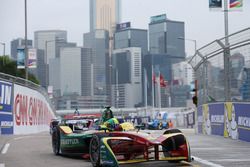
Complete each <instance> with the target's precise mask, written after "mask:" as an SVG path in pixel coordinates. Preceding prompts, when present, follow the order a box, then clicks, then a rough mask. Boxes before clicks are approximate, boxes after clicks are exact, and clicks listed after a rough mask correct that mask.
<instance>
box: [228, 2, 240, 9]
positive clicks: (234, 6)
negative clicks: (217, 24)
mask: <svg viewBox="0 0 250 167" xmlns="http://www.w3.org/2000/svg"><path fill="white" fill-rule="evenodd" d="M242 6H243V0H230V3H229V8H230V10H241V9H242Z"/></svg>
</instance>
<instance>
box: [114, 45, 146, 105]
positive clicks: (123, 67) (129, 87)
mask: <svg viewBox="0 0 250 167" xmlns="http://www.w3.org/2000/svg"><path fill="white" fill-rule="evenodd" d="M141 77H142V75H141V48H138V47H130V48H123V49H116V50H114V51H113V55H112V105H113V106H115V107H117V108H131V107H135V106H139V105H140V104H141V102H142V83H141V79H142V78H141Z"/></svg>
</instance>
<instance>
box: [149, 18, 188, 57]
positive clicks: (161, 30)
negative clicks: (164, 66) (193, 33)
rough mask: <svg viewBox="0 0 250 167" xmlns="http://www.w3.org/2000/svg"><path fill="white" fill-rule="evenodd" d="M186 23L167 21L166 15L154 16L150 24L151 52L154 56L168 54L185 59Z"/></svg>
mask: <svg viewBox="0 0 250 167" xmlns="http://www.w3.org/2000/svg"><path fill="white" fill-rule="evenodd" d="M179 37H185V27H184V22H181V21H173V20H169V19H167V16H166V14H163V15H158V16H153V17H151V21H150V23H149V50H150V53H152V54H167V55H170V56H173V57H180V58H185V41H183V40H180V39H179Z"/></svg>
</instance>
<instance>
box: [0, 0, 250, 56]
mask: <svg viewBox="0 0 250 167" xmlns="http://www.w3.org/2000/svg"><path fill="white" fill-rule="evenodd" d="M208 1H209V0H122V6H121V7H122V18H121V19H122V20H121V21H122V22H127V21H130V22H131V26H132V28H140V29H148V23H149V20H150V17H151V16H154V15H159V14H167V17H168V19H171V20H177V21H184V22H185V33H186V38H189V39H195V40H197V46H198V48H200V47H202V46H204V45H205V44H207V43H210V42H212V41H214V40H215V39H218V38H221V37H223V36H224V15H223V12H211V11H210V10H209V7H208ZM243 1H244V2H243V3H244V4H243V11H242V12H230V13H229V33H234V32H236V31H239V30H241V29H244V28H248V27H250V0H243ZM27 3H28V39H32V40H33V39H34V31H37V30H55V29H60V30H66V31H67V32H68V41H69V42H77V44H78V46H82V45H83V42H82V41H83V33H87V32H88V31H89V0H27ZM18 37H22V38H23V37H24V0H0V42H3V43H6V54H10V41H11V40H13V39H16V38H18ZM186 52H187V53H188V54H193V53H194V44H193V43H192V42H190V41H186ZM2 53H3V46H1V45H0V55H2Z"/></svg>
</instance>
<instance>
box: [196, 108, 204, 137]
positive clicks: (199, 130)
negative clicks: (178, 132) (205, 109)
mask: <svg viewBox="0 0 250 167" xmlns="http://www.w3.org/2000/svg"><path fill="white" fill-rule="evenodd" d="M197 112H198V113H197V116H198V118H197V119H198V133H202V124H203V115H202V106H198V108H197Z"/></svg>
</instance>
